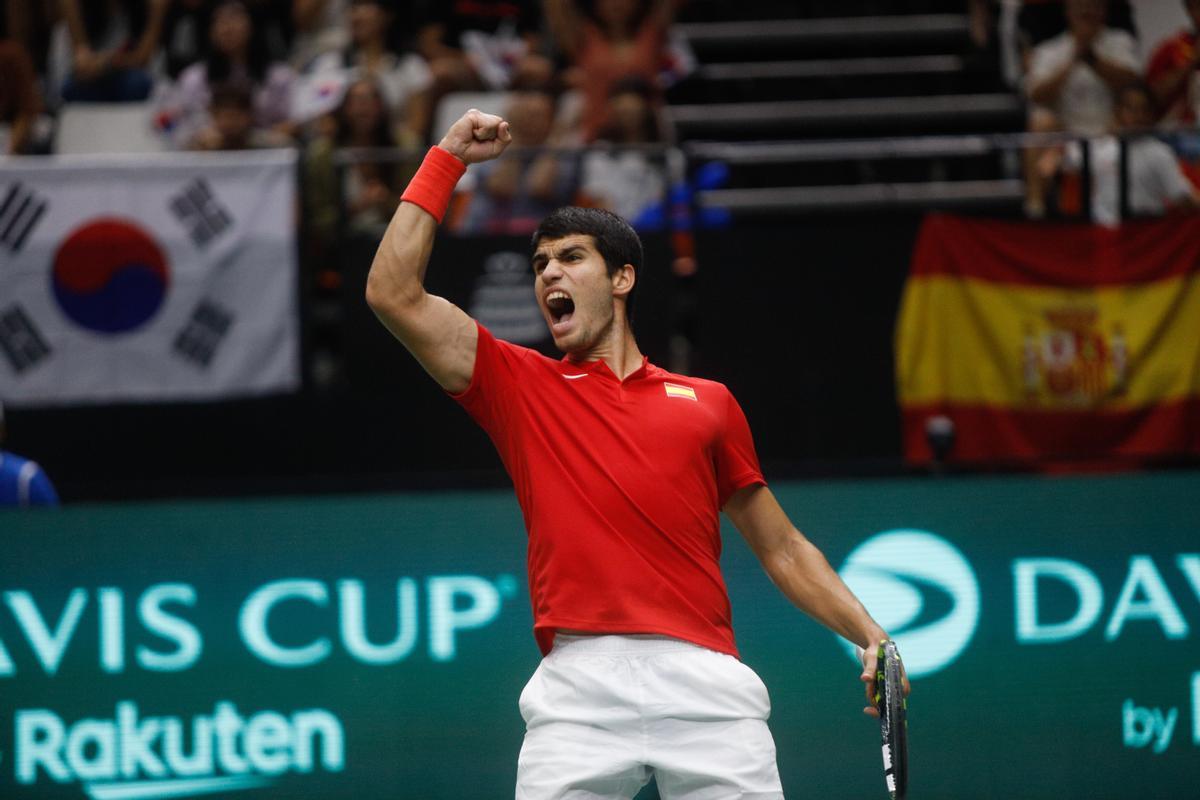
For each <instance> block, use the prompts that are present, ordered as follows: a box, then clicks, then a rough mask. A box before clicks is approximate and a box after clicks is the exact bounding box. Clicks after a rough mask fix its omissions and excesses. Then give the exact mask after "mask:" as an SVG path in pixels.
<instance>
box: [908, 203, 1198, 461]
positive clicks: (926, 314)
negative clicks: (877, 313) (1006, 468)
mask: <svg viewBox="0 0 1200 800" xmlns="http://www.w3.org/2000/svg"><path fill="white" fill-rule="evenodd" d="M896 382H897V390H898V395H899V400H900V407H901V413H902V416H903V427H904V449H905V455H906V457H907V458H908V460H910V461H912V462H916V463H921V462H926V461H929V460H930V459H931V457H932V454H931V452H930V449H929V446H928V444H927V442H926V436H925V427H926V423H927V421H928V420H929V419H930V418H931V417H934V416H937V415H945V416H947V417H949V418H950V419H951V420H952V421H953V422H954V424H955V432H956V439H955V443H954V446H953V449H952V450H951V453H950V458H951V460H957V461H965V462H1031V461H1032V462H1039V461H1040V462H1054V461H1065V460H1077V459H1078V460H1082V459H1123V458H1133V459H1147V458H1155V457H1162V456H1176V455H1181V454H1200V218H1197V217H1174V218H1168V219H1162V220H1153V221H1141V222H1135V223H1128V224H1126V225H1123V226H1122V227H1120V228H1117V229H1109V228H1103V227H1099V226H1087V225H1067V224H1063V225H1044V224H1030V223H1021V222H999V221H994V220H972V219H962V218H957V217H950V216H939V215H935V216H931V217H929V218H927V219H926V220H925V223H924V225H923V227H922V229H921V232H920V235H919V236H918V239H917V244H916V248H915V250H914V253H913V261H912V268H911V270H910V274H909V279H908V283H907V285H906V287H905V289H904V295H903V299H902V302H901V307H900V315H899V320H898V322H897V330H896Z"/></svg>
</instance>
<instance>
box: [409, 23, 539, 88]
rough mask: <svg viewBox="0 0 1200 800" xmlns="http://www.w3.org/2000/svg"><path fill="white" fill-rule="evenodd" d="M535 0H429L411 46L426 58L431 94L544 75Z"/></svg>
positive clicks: (534, 79) (536, 80) (524, 81)
mask: <svg viewBox="0 0 1200 800" xmlns="http://www.w3.org/2000/svg"><path fill="white" fill-rule="evenodd" d="M540 24H541V15H540V13H539V9H538V6H537V0H442V1H441V2H433V3H430V8H429V13H428V19H427V20H426V22H425V24H424V25H422V26H421V30H420V31H419V33H418V37H417V49H418V51H419V52H420V53H421V55H423V56H424V57H425V59H426V60H427V61H428V62H429V67H430V69H431V70H432V71H433V76H434V81H435V95H436V96H441V95H442V94H444V93H446V92H452V91H458V90H467V89H469V90H478V89H492V90H500V89H506V88H508V87H509V86H511V85H515V84H519V83H520V84H535V83H542V82H545V81H547V80H549V79H550V78H551V77H552V76H553V73H554V65H553V64H552V63H551V62H550V60H549V59H548V58H546V57H545V56H544V55H543V54H542V52H541V37H540V34H539V26H540Z"/></svg>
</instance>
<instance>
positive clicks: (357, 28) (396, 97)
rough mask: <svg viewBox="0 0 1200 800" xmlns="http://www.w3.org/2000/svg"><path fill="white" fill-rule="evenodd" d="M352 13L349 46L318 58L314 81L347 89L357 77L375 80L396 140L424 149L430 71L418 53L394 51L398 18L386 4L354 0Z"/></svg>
mask: <svg viewBox="0 0 1200 800" xmlns="http://www.w3.org/2000/svg"><path fill="white" fill-rule="evenodd" d="M348 13H349V20H350V25H349V28H350V37H351V43H350V45H349V46H348V47H347V48H346V49H345V50H343V51H342V52H340V53H326V54H325V55H322V56H319V57H318V58H317V59H316V61H314V62H313V66H312V72H313V79H314V80H316V81H323V80H325V79H326V78H328V77H331V76H340V77H341V78H342V79H343V80H344V81H345V82H346V83H347V84H348V83H350V81H352V80H353V79H354V78H356V77H360V76H361V77H370V78H372V79H373V80H374V81H375V82H376V83H377V84H378V86H379V88H380V90H381V91H382V92H383V97H384V101H385V105H386V107H387V109H388V110H389V111H390V113H391V114H392V116H393V117H394V126H395V128H396V131H395V132H396V135H397V139H398V140H399V141H400V142H401V144H403V145H406V146H409V147H418V146H420V144H422V142H423V141H424V133H425V129H426V128H427V127H428V125H429V99H430V98H429V88H430V86H431V85H432V83H433V75H432V73H431V72H430V71H429V66H428V65H427V64H426V63H425V59H423V58H421V57H420V56H419V55H417V54H415V53H406V54H404V55H399V54H397V53H396V52H395V51H393V50H392V49H391V48H390V46H389V28H390V26H391V25H393V24H394V17H395V15H394V14H393V12H392V11H391V9H390V7H389V6H388V5H387V4H386V3H385V2H384V0H351V4H350V9H349V12H348Z"/></svg>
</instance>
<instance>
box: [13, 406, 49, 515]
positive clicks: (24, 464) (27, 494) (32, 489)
mask: <svg viewBox="0 0 1200 800" xmlns="http://www.w3.org/2000/svg"><path fill="white" fill-rule="evenodd" d="M6 433H7V430H6V426H5V422H4V406H3V405H2V404H0V507H5V506H8V507H13V506H15V507H17V508H28V507H29V506H56V505H58V493H57V492H55V491H54V484H52V483H50V478H49V477H47V476H46V472H45V471H44V470H43V469H42V468H41V467H39V466H38V465H37V463H36V462H33V461H30V460H29V459H26V458H21V457H20V456H19V455H17V454H15V453H9V452H7V451H6V450H4V439H5V436H6Z"/></svg>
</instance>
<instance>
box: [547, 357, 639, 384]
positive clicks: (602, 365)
mask: <svg viewBox="0 0 1200 800" xmlns="http://www.w3.org/2000/svg"><path fill="white" fill-rule="evenodd" d="M559 363H561V364H562V365H563V366H564V367H568V368H570V369H575V370H578V373H577V374H584V373H586V374H588V375H603V376H605V377H608V378H612V379H613V380H617V376H616V373H614V372H613V371H612V370H611V369H609V367H608V363H607V362H606V361H605V360H604V359H603V358H598V359H596V360H595V361H572V360H571V357H570V356H563V357H562V360H561V361H560V362H559ZM652 369H654V365H653V364H651V363H650V357H649V356H645V355H643V356H642V363H641V365H640V366H638V368H637V369H635V370H634V371H633V372H631V373H629V377H627V378H626V379H625V380H624V381H623V383H627V382H629V381H632V380H637V379H639V378H644V377H646V375H648V374H649V373H650V370H652Z"/></svg>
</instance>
